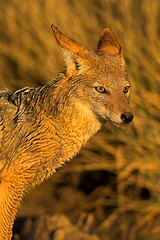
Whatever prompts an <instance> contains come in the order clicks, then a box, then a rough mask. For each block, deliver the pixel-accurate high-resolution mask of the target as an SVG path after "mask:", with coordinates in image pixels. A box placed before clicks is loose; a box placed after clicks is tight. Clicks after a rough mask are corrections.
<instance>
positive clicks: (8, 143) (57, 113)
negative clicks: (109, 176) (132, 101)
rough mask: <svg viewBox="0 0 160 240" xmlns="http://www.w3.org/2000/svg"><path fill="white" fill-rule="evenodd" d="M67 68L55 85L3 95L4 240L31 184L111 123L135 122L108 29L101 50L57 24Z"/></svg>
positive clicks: (0, 197) (0, 190)
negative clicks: (88, 46)
mask: <svg viewBox="0 0 160 240" xmlns="http://www.w3.org/2000/svg"><path fill="white" fill-rule="evenodd" d="M52 30H53V33H54V36H55V38H56V40H57V42H58V43H59V45H60V46H61V48H62V50H63V54H64V59H65V62H66V69H65V71H64V72H63V73H59V75H58V76H57V78H56V79H55V80H53V82H51V83H50V84H48V85H46V86H43V87H38V88H29V87H26V88H23V89H20V90H18V91H15V92H10V91H1V92H0V240H9V239H11V236H12V226H13V223H14V219H15V216H16V213H17V211H18V208H19V207H20V203H21V200H22V198H23V195H24V193H25V192H26V191H28V190H29V189H30V188H31V186H33V185H36V184H39V183H40V182H42V181H43V180H44V179H47V178H48V177H49V176H50V175H52V174H53V173H54V172H55V171H56V169H57V168H59V167H60V166H61V165H63V164H64V163H65V162H67V161H69V160H70V159H71V158H73V157H74V156H75V155H76V154H77V153H78V152H79V150H80V148H81V146H82V145H83V144H85V143H86V141H87V140H88V139H89V138H90V137H91V136H92V135H93V134H94V133H96V132H97V131H98V130H99V129H100V128H101V126H102V125H103V124H105V123H106V122H107V121H110V122H112V123H113V124H115V125H119V126H120V125H127V124H129V123H131V122H132V120H133V114H132V110H131V108H130V106H129V95H130V83H129V81H128V77H127V73H126V68H125V63H124V60H123V56H122V53H121V46H120V44H119V42H118V40H117V38H116V36H115V35H114V33H113V32H112V31H111V30H109V29H108V28H105V29H104V30H103V31H102V33H101V35H100V39H99V42H98V48H97V51H96V52H92V51H90V50H87V49H86V48H84V47H83V46H82V45H79V44H78V43H77V42H75V41H73V40H71V39H69V38H68V37H66V36H64V35H63V34H62V33H61V32H60V31H59V30H58V29H57V27H55V26H54V25H52Z"/></svg>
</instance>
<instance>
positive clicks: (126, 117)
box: [121, 112, 133, 124]
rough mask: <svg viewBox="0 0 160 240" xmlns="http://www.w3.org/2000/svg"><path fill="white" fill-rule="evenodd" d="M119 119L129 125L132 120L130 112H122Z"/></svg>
mask: <svg viewBox="0 0 160 240" xmlns="http://www.w3.org/2000/svg"><path fill="white" fill-rule="evenodd" d="M121 119H122V121H123V122H124V123H126V124H127V123H131V122H132V120H133V114H132V113H130V112H124V113H122V114H121Z"/></svg>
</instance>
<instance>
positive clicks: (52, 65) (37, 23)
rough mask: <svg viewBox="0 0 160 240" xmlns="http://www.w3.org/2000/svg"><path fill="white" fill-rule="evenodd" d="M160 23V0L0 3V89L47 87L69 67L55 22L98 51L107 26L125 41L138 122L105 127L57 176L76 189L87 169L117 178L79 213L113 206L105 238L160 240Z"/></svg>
mask: <svg viewBox="0 0 160 240" xmlns="http://www.w3.org/2000/svg"><path fill="white" fill-rule="evenodd" d="M159 19H160V1H158V0H155V1H150V0H145V1H143V0H135V1H127V0H119V1H116V0H108V1H106V0H83V1H76V0H61V1H59V0H45V1H42V0H38V1H32V0H28V1H18V0H12V1H9V0H5V1H2V2H1V4H0V25H1V28H0V36H1V37H0V63H1V64H0V66H1V67H0V86H1V87H2V88H6V87H7V88H10V89H12V90H14V89H16V88H20V87H24V86H26V85H30V86H37V85H39V84H44V83H46V82H47V81H50V80H51V79H53V78H54V77H55V76H56V74H57V73H58V72H59V70H62V69H63V61H62V57H61V52H60V50H59V48H58V46H57V43H56V41H55V40H54V38H53V36H52V32H51V30H50V25H51V23H54V24H55V25H57V26H58V27H59V28H60V29H61V30H62V31H63V32H64V33H66V34H67V35H68V36H70V37H72V38H73V39H75V40H77V41H78V42H80V43H82V44H84V45H85V46H86V47H88V48H89V49H93V50H94V49H96V44H97V41H98V36H99V34H100V32H101V30H102V29H103V28H104V27H105V26H109V27H110V28H111V29H112V30H113V31H114V32H115V33H116V35H117V36H118V38H119V40H120V43H121V45H122V48H123V53H124V56H125V59H126V63H127V69H128V74H129V78H130V80H131V82H132V96H131V104H132V106H133V108H134V112H135V119H134V124H133V125H132V126H131V127H129V128H127V129H124V130H123V131H122V130H121V129H116V128H114V127H112V126H110V125H107V126H106V127H105V128H104V129H103V131H102V132H99V133H98V134H97V135H96V136H94V137H93V138H92V139H91V140H90V142H89V143H88V144H87V145H86V147H85V148H84V149H83V150H82V152H81V154H80V156H78V158H77V159H76V161H73V163H72V164H70V166H69V167H65V168H64V169H62V170H61V171H60V173H59V174H58V175H57V177H55V182H59V181H62V179H63V177H66V175H67V174H70V176H71V175H72V176H73V177H71V179H72V180H71V181H72V183H73V184H75V182H78V181H79V180H78V179H79V178H80V176H81V173H82V172H84V171H86V172H88V171H93V172H94V171H95V170H96V171H97V170H99V171H104V170H105V171H106V172H110V173H112V174H114V176H116V183H115V185H114V184H113V182H112V181H111V182H108V184H107V185H106V186H104V187H100V188H98V187H97V188H96V189H95V190H94V191H93V192H92V193H91V194H90V195H89V196H88V197H87V198H86V201H85V202H84V203H83V204H81V205H80V206H79V208H80V211H93V212H94V211H95V210H96V209H102V208H103V209H107V211H108V212H107V213H106V214H105V216H104V217H103V218H101V219H100V220H101V221H99V224H97V226H96V227H95V228H94V230H93V232H95V233H98V234H99V236H100V237H101V238H102V239H103V240H106V239H107V238H108V239H112V240H115V239H123V240H124V239H127V240H141V239H145V240H147V239H148V240H149V239H151V238H152V240H156V239H157V240H158V239H159V238H160V237H159V236H160V227H159V223H160V200H159V199H160V173H159V172H160V161H159V160H160V100H159V99H160V55H159V53H160V43H159V39H160V23H159V22H160V21H159ZM75 185H76V184H75ZM113 185H114V187H113ZM115 186H116V190H115ZM107 198H109V199H107ZM111 206H112V208H111ZM110 209H112V210H110ZM99 211H100V210H99ZM97 222H98V221H97Z"/></svg>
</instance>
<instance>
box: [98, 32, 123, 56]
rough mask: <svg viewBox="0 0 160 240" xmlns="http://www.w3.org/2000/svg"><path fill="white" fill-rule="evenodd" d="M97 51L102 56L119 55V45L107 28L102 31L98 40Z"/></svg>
mask: <svg viewBox="0 0 160 240" xmlns="http://www.w3.org/2000/svg"><path fill="white" fill-rule="evenodd" d="M97 51H98V52H101V53H104V54H105V53H106V54H121V46H120V43H119V41H118V39H117V38H116V36H115V35H114V33H113V32H112V31H111V30H110V29H109V28H105V29H104V30H103V31H102V33H101V35H100V38H99V42H98V48H97Z"/></svg>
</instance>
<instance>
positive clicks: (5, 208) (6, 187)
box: [0, 176, 26, 240]
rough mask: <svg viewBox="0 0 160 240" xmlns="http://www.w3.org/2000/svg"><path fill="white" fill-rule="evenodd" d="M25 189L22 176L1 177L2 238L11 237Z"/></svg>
mask: <svg viewBox="0 0 160 240" xmlns="http://www.w3.org/2000/svg"><path fill="white" fill-rule="evenodd" d="M25 191H26V185H25V182H24V181H23V180H22V178H19V177H17V176H12V177H11V176H7V177H4V178H0V240H10V239H11V237H12V227H13V223H14V219H15V216H16V213H17V211H18V208H19V206H20V203H21V200H22V197H23V195H24V192H25Z"/></svg>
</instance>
